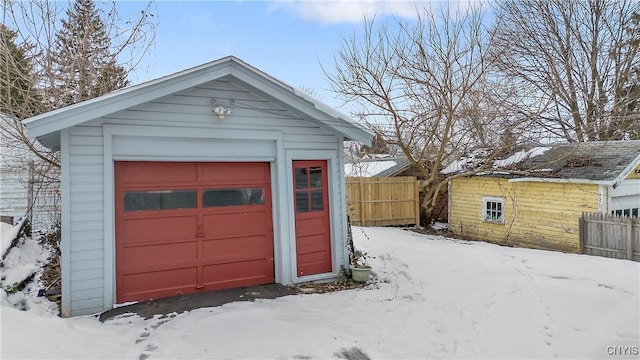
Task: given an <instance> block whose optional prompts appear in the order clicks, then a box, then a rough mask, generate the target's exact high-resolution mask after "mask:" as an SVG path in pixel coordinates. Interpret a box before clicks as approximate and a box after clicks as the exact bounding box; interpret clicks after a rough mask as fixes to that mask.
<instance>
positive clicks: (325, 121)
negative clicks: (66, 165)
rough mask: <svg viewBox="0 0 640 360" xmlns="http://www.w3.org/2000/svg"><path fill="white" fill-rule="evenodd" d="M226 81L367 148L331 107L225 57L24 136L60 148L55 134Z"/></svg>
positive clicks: (70, 109) (78, 109)
mask: <svg viewBox="0 0 640 360" xmlns="http://www.w3.org/2000/svg"><path fill="white" fill-rule="evenodd" d="M225 76H231V77H233V78H235V79H238V80H239V81H241V82H242V83H244V84H246V85H247V86H249V87H250V88H252V89H253V90H254V91H256V92H257V93H259V94H260V95H261V96H264V97H265V98H268V99H270V100H272V101H274V102H276V103H278V104H280V105H282V106H283V107H285V108H287V109H288V110H290V111H293V112H294V113H298V114H301V115H304V116H306V117H309V118H311V119H315V120H317V121H318V122H320V125H322V126H325V127H327V128H328V129H330V130H332V131H334V132H336V133H337V134H341V135H342V136H343V138H344V139H350V140H356V141H359V142H362V143H364V144H366V145H370V144H371V140H372V138H373V136H374V134H373V132H371V131H370V130H368V129H366V128H364V127H363V126H362V125H360V124H358V123H356V122H355V121H354V120H352V119H350V118H349V117H348V116H347V115H344V114H342V113H340V112H338V111H336V110H334V109H332V108H331V107H330V106H328V105H326V104H324V103H322V102H321V101H319V100H317V99H315V98H313V97H312V96H310V95H308V94H306V93H305V92H303V91H301V90H298V89H296V88H294V87H292V86H289V85H287V84H285V83H284V82H282V81H280V80H278V79H276V78H274V77H272V76H270V75H268V74H266V73H264V72H262V71H260V70H258V69H257V68H255V67H253V66H251V65H249V64H247V63H245V62H244V61H242V60H240V59H238V58H236V57H234V56H227V57H224V58H221V59H218V60H215V61H212V62H209V63H207V64H203V65H199V66H196V67H193V68H191V69H187V70H183V71H180V72H177V73H174V74H171V75H167V76H164V77H161V78H158V79H155V80H150V81H147V82H144V83H141V84H138V85H134V86H131V87H127V88H124V89H120V90H117V91H114V92H111V93H109V94H106V95H103V96H100V97H97V98H94V99H91V100H86V101H83V102H80V103H77V104H73V105H70V106H67V107H64V108H61V109H57V110H54V111H50V112H47V113H44V114H41V115H38V116H35V117H32V118H30V119H27V120H25V121H24V122H23V124H24V126H25V127H26V129H27V131H28V133H29V136H31V137H34V138H37V139H38V140H40V142H42V143H43V144H44V145H45V146H47V147H57V146H59V132H60V130H62V129H66V128H69V127H72V126H75V125H79V124H82V123H84V122H86V121H90V120H93V119H97V118H100V117H102V116H106V115H109V114H112V113H115V112H117V111H120V110H124V109H127V108H130V107H132V106H136V105H140V104H143V103H146V102H149V101H152V100H154V99H158V98H161V97H163V96H167V95H170V94H173V93H175V92H178V91H182V90H186V89H189V88H191V87H194V86H198V85H201V84H204V83H207V82H210V81H213V80H217V79H220V78H222V77H225Z"/></svg>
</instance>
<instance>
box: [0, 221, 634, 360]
mask: <svg viewBox="0 0 640 360" xmlns="http://www.w3.org/2000/svg"><path fill="white" fill-rule="evenodd" d="M364 234H366V236H365V235H364ZM354 236H355V242H356V247H358V248H361V249H363V250H365V251H367V252H368V253H369V254H370V255H372V256H375V259H373V260H371V263H372V265H373V268H374V271H375V276H376V277H377V280H376V284H373V285H370V286H369V287H368V288H365V289H359V290H349V291H341V292H336V293H330V294H313V295H295V296H287V297H283V298H279V299H275V300H260V301H256V302H253V303H251V302H239V303H232V304H227V305H225V306H222V307H217V308H203V309H198V310H194V311H191V312H187V313H183V314H176V315H175V316H170V317H168V318H164V319H161V318H158V317H156V318H154V319H149V320H144V319H143V318H140V317H138V316H136V315H125V316H122V317H120V318H117V319H114V320H110V321H107V322H106V323H104V324H102V323H100V322H99V321H98V320H97V319H96V318H95V317H90V316H89V317H78V318H71V319H61V318H58V317H55V316H53V315H51V314H50V312H49V311H43V310H42V309H46V306H45V307H39V306H34V307H33V308H32V310H30V311H26V312H24V311H22V312H21V311H18V310H15V309H12V308H10V307H7V306H3V307H2V312H1V315H2V319H1V320H2V333H1V335H0V336H1V338H2V358H3V359H5V358H65V359H73V358H83V359H84V358H114V359H116V358H117V359H120V358H127V359H167V358H172V359H176V358H182V359H184V358H269V359H275V358H277V359H319V358H320V359H325V358H339V357H343V358H344V354H345V353H349V352H350V353H352V354H353V353H359V352H361V353H364V354H366V355H367V356H368V357H369V358H371V359H383V358H384V359H390V358H392V359H402V358H510V359H513V358H545V359H550V358H598V359H602V358H612V359H613V358H615V359H630V358H634V359H635V358H638V346H640V340H639V338H640V329H639V326H640V325H639V324H640V315H639V313H640V306H639V304H640V301H639V295H638V289H639V287H640V264H638V263H634V262H630V261H624V260H613V259H607V258H600V257H591V256H586V255H571V254H562V253H558V252H550V251H538V250H528V249H517V248H508V247H500V246H496V245H491V244H485V243H478V242H466V241H460V240H453V239H445V238H442V237H436V236H426V235H421V234H417V233H414V232H410V231H406V230H401V229H395V228H354ZM621 353H626V354H627V355H620V354H621Z"/></svg>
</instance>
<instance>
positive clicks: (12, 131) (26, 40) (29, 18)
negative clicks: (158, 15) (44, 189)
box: [0, 0, 156, 167]
mask: <svg viewBox="0 0 640 360" xmlns="http://www.w3.org/2000/svg"><path fill="white" fill-rule="evenodd" d="M0 1H2V3H1V6H2V24H3V26H4V27H6V28H7V29H8V31H10V32H11V33H12V34H14V35H15V36H14V37H13V38H12V39H11V40H12V41H13V43H14V44H13V45H16V44H17V45H18V46H19V47H20V48H21V49H23V50H24V51H25V54H24V57H25V58H26V59H27V60H28V62H29V65H30V66H29V71H22V70H21V71H16V69H23V68H24V67H21V65H20V64H19V63H18V61H20V60H19V59H17V58H15V57H7V59H8V61H3V62H2V64H1V65H2V68H1V69H0V73H1V74H2V76H1V77H0V88H2V89H3V94H9V96H2V98H1V99H0V109H2V112H3V113H4V114H5V116H4V117H3V119H2V120H3V121H2V122H1V123H0V126H1V129H2V131H3V134H4V135H5V136H8V137H9V138H10V139H11V140H12V141H17V142H19V143H21V144H24V145H25V146H26V147H27V148H28V149H29V151H30V152H31V153H32V154H33V155H34V156H35V157H37V158H38V159H39V160H41V161H44V162H47V163H49V164H50V165H53V166H55V167H59V159H58V155H57V154H55V153H52V152H50V151H48V150H47V149H45V148H43V147H42V146H39V144H37V143H36V142H35V141H34V140H31V139H29V137H28V136H27V134H26V133H25V130H24V128H23V127H22V120H23V119H25V118H28V117H30V116H34V115H37V114H39V113H43V112H46V111H50V110H53V109H55V108H57V107H60V106H64V105H67V104H69V93H70V92H78V90H80V89H75V88H69V85H73V84H61V81H64V79H65V76H64V74H61V72H60V70H61V67H60V59H59V58H58V59H56V57H55V56H54V54H55V52H56V51H55V50H56V43H57V42H58V39H59V38H60V34H62V32H61V30H62V25H63V24H64V22H63V21H62V20H63V19H62V16H61V14H62V13H63V12H64V10H65V9H70V8H71V7H72V6H73V5H74V3H73V2H69V3H67V4H64V3H61V2H55V1H47V0H33V1H12V0H0ZM80 2H83V3H92V1H89V0H82V1H80ZM101 5H102V6H106V8H101V10H100V11H99V12H100V14H101V21H102V24H101V27H102V29H103V31H104V33H105V34H106V36H104V37H103V38H107V39H109V43H108V44H107V45H106V46H108V47H109V52H108V53H109V56H110V58H109V59H103V60H106V61H105V63H106V64H107V66H108V67H109V68H110V69H111V70H113V71H111V72H107V71H105V72H103V75H102V76H101V77H100V78H99V79H102V80H103V81H104V82H110V83H114V82H115V83H120V84H123V83H124V78H123V77H125V76H126V75H128V74H129V73H131V72H133V71H135V68H136V66H137V65H138V64H139V62H140V60H141V59H142V57H143V56H144V55H145V54H147V53H148V50H149V48H150V46H151V45H152V43H153V38H154V34H155V26H156V22H155V18H154V15H153V12H152V10H153V3H152V2H149V3H146V4H142V7H141V10H140V13H138V14H136V15H134V16H133V17H132V18H123V17H121V16H120V15H119V13H118V11H117V10H118V9H117V5H116V3H115V1H114V2H112V3H111V4H110V5H109V4H108V3H107V4H104V3H101ZM67 15H68V14H67ZM67 21H68V20H67ZM67 25H68V24H67ZM72 25H73V24H72ZM8 39H9V37H7V36H3V37H2V39H1V40H2V41H1V42H0V51H1V52H2V53H3V54H4V53H7V52H8V51H9V50H8V49H9V48H10V47H11V46H12V44H11V43H10V42H9V41H7V40H8ZM3 59H4V58H3ZM116 59H117V65H116V61H115V60H116ZM69 60H70V61H71V59H69ZM67 70H68V71H75V69H73V67H72V66H69V67H67ZM105 74H106V75H108V76H105ZM109 74H116V75H115V76H116V77H117V80H116V81H114V76H112V75H109ZM67 75H68V76H67V78H69V79H71V78H72V77H71V74H67ZM75 81H77V80H75ZM24 83H26V84H29V86H28V87H24V86H19V85H20V84H24ZM92 84H93V85H92V86H93V87H98V88H100V89H101V90H103V89H104V87H103V86H102V85H101V84H96V83H95V81H93V82H92ZM61 89H62V90H61ZM65 90H66V91H65ZM83 92H84V93H85V94H93V95H92V96H98V95H100V94H102V93H104V91H97V92H96V91H89V90H86V89H83ZM86 98H87V97H80V98H76V99H75V100H74V101H72V102H75V101H79V100H85V99H86Z"/></svg>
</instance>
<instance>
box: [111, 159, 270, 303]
mask: <svg viewBox="0 0 640 360" xmlns="http://www.w3.org/2000/svg"><path fill="white" fill-rule="evenodd" d="M270 180H271V176H270V174H269V164H268V163H193V162H132V161H119V162H116V163H115V183H116V185H115V196H116V199H115V206H116V211H115V215H116V297H117V302H125V301H136V300H146V299H152V298H159V297H166V296H173V295H179V294H189V293H195V292H201V291H208V290H217V289H225V288H232V287H240V286H249V285H258V284H267V283H272V282H273V281H274V265H273V229H272V215H271V186H270Z"/></svg>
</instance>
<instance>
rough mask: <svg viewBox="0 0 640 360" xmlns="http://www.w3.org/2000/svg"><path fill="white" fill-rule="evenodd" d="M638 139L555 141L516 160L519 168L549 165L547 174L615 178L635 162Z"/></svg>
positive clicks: (638, 155)
mask: <svg viewBox="0 0 640 360" xmlns="http://www.w3.org/2000/svg"><path fill="white" fill-rule="evenodd" d="M639 159H640V140H632V141H599V142H585V143H571V144H555V145H552V146H550V149H549V150H548V151H546V152H544V153H543V154H541V155H538V156H535V157H530V158H527V159H525V160H523V161H521V162H519V163H518V164H517V168H518V169H520V170H526V169H550V170H551V171H549V172H548V177H557V178H562V179H587V180H594V181H614V180H615V179H616V178H618V177H619V176H620V175H621V174H623V173H625V171H626V172H627V173H628V172H629V171H631V170H632V169H633V168H635V166H637V165H638V160H639Z"/></svg>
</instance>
